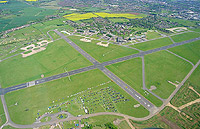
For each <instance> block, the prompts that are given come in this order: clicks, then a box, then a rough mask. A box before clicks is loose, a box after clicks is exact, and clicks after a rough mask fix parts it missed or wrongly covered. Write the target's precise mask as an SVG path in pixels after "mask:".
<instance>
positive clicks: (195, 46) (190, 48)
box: [169, 40, 200, 64]
mask: <svg viewBox="0 0 200 129" xmlns="http://www.w3.org/2000/svg"><path fill="white" fill-rule="evenodd" d="M199 48H200V41H199V40H198V41H195V42H191V43H188V44H184V45H181V46H177V47H174V48H170V49H169V50H170V51H172V52H174V53H176V54H178V55H179V56H181V57H184V58H185V59H188V60H189V61H191V62H192V63H193V64H196V63H197V62H198V61H199V60H200V49H199Z"/></svg>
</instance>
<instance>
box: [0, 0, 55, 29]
mask: <svg viewBox="0 0 200 129" xmlns="http://www.w3.org/2000/svg"><path fill="white" fill-rule="evenodd" d="M3 9H6V10H8V12H10V13H9V17H2V18H0V23H1V24H0V32H2V31H5V30H8V29H11V28H15V27H19V26H22V25H25V24H28V23H30V22H33V21H37V20H41V19H44V18H45V16H47V15H53V14H54V13H55V12H56V10H53V9H43V8H39V7H34V6H31V5H28V4H26V3H25V2H23V1H14V0H13V1H9V2H8V3H7V4H5V5H2V6H0V10H3ZM5 18H6V19H5Z"/></svg>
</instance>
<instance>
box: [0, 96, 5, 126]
mask: <svg viewBox="0 0 200 129" xmlns="http://www.w3.org/2000/svg"><path fill="white" fill-rule="evenodd" d="M5 122H6V116H5V113H4V109H3V104H2V102H1V98H0V127H1V126H2V125H3V124H5Z"/></svg>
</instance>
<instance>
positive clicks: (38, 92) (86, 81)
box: [5, 69, 149, 124]
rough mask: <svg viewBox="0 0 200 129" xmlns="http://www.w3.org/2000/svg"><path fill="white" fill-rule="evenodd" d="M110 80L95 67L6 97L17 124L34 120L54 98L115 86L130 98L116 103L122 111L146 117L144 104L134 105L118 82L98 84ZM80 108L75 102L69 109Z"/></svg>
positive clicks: (126, 96) (29, 122)
mask: <svg viewBox="0 0 200 129" xmlns="http://www.w3.org/2000/svg"><path fill="white" fill-rule="evenodd" d="M108 81H110V79H109V78H108V77H106V76H105V75H104V74H103V73H102V72H101V71H100V70H98V69H95V70H91V71H87V72H84V73H80V74H77V75H73V76H71V81H70V80H69V79H68V78H62V79H58V80H55V81H51V82H47V83H45V84H41V85H38V86H34V87H30V88H26V89H22V90H19V91H14V92H10V93H8V94H6V95H5V99H6V102H7V106H8V110H9V113H10V117H11V119H12V121H13V122H15V123H17V124H32V123H33V122H35V118H36V115H37V113H38V110H40V111H41V112H42V111H44V110H47V108H48V107H49V106H51V105H52V101H55V100H58V101H59V100H60V99H62V98H64V99H62V100H63V101H66V99H67V96H70V95H72V94H76V93H78V92H81V91H84V90H88V88H91V87H94V88H92V90H96V89H101V88H105V87H108V86H112V87H113V88H114V89H115V90H116V91H118V92H120V93H121V94H122V95H123V96H124V97H125V98H127V99H129V101H127V102H122V103H119V104H120V105H119V104H116V107H117V109H118V111H119V112H120V113H124V114H127V115H130V116H134V117H144V116H147V115H148V114H149V112H148V111H147V110H146V109H145V108H144V107H143V106H140V107H138V108H134V105H135V104H138V102H137V101H136V100H134V99H133V98H132V97H131V96H130V95H128V94H127V93H126V92H125V91H123V90H122V89H121V88H120V87H119V86H117V85H116V84H115V83H113V82H110V83H108V84H106V85H103V86H99V87H96V86H97V85H99V84H102V83H105V82H108ZM62 100H61V101H62ZM58 101H55V103H54V104H59V102H61V101H59V102H58ZM15 103H18V104H17V106H12V105H14V104H15ZM27 109H28V110H27ZM73 110H74V111H73ZM79 110H80V109H73V106H72V109H71V110H70V111H69V112H70V113H72V114H73V115H77V113H76V112H80V111H79ZM71 111H73V112H71Z"/></svg>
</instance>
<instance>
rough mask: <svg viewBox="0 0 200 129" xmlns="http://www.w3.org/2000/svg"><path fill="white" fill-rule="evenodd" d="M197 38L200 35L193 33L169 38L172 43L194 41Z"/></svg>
mask: <svg viewBox="0 0 200 129" xmlns="http://www.w3.org/2000/svg"><path fill="white" fill-rule="evenodd" d="M197 37H200V34H199V33H195V32H188V33H183V34H179V35H174V36H171V38H172V39H173V40H174V42H182V41H185V40H190V39H194V38H197Z"/></svg>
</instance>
